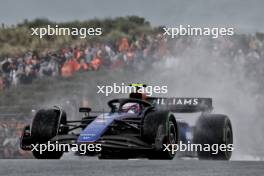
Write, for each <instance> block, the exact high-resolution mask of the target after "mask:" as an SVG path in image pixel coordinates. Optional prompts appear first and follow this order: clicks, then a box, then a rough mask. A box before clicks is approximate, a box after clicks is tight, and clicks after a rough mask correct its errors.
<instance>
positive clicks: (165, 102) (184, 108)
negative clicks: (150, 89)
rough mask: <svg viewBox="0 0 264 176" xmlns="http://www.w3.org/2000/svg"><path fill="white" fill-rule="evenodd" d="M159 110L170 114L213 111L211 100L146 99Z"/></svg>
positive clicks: (183, 98)
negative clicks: (170, 112)
mask: <svg viewBox="0 0 264 176" xmlns="http://www.w3.org/2000/svg"><path fill="white" fill-rule="evenodd" d="M146 100H147V101H148V102H150V103H151V104H152V105H153V106H155V107H156V108H157V109H159V110H168V111H172V112H179V113H181V112H187V113H188V112H205V111H212V110H213V101H212V98H192V97H191V98H190V97H173V98H164V97H147V99H146Z"/></svg>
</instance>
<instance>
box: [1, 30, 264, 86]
mask: <svg viewBox="0 0 264 176" xmlns="http://www.w3.org/2000/svg"><path fill="white" fill-rule="evenodd" d="M132 38H134V39H131V40H129V39H128V38H126V37H123V38H120V40H118V41H117V42H116V43H110V42H109V43H103V42H92V43H89V42H87V43H85V44H79V45H75V46H71V47H63V48H61V49H59V50H54V49H50V48H49V49H43V51H41V52H36V51H28V52H26V53H22V54H17V55H13V56H12V57H6V58H0V90H1V89H7V88H9V87H10V86H17V85H18V84H30V83H32V81H33V80H34V79H36V78H41V77H44V76H49V77H56V76H61V77H70V76H72V75H73V74H74V73H75V72H80V71H83V72H90V71H97V70H98V69H117V68H124V67H128V68H133V69H137V68H138V67H139V66H142V65H143V64H146V63H148V62H155V60H160V59H162V58H166V57H168V56H177V55H180V54H181V53H183V52H184V51H188V49H190V50H191V49H192V47H193V46H194V45H198V46H199V45H201V41H203V39H201V38H199V37H180V38H178V39H173V40H172V39H168V38H164V36H163V35H162V34H161V33H159V34H155V35H154V34H152V35H145V34H141V35H139V36H134V37H132ZM207 40H208V39H207ZM204 43H207V45H208V46H206V47H207V48H208V49H209V50H208V52H210V54H211V55H212V56H215V57H216V56H220V57H222V56H224V57H226V58H229V60H228V63H229V65H232V64H233V65H238V66H239V67H241V68H242V69H246V70H250V71H249V72H248V74H249V75H248V76H249V77H254V76H256V75H264V40H263V39H261V37H257V35H238V36H232V37H229V38H224V37H223V38H219V39H211V40H210V39H209V41H207V42H204ZM217 58H219V57H217ZM256 68H257V69H256ZM263 85H264V84H263Z"/></svg>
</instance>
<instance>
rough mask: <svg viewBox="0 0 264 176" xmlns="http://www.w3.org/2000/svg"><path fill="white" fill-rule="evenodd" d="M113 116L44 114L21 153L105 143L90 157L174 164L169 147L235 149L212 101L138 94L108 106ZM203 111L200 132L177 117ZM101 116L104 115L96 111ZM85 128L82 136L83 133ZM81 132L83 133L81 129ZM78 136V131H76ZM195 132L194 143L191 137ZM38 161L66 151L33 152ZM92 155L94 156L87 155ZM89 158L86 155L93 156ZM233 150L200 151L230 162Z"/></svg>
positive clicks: (29, 131)
mask: <svg viewBox="0 0 264 176" xmlns="http://www.w3.org/2000/svg"><path fill="white" fill-rule="evenodd" d="M108 106H109V107H110V111H109V112H107V113H105V112H102V113H101V114H96V115H91V114H92V113H93V111H91V109H90V108H80V109H79V111H80V112H81V113H84V114H85V115H84V116H85V117H83V118H82V119H81V120H74V121H73V120H72V121H68V120H67V117H66V113H65V112H64V111H63V110H62V109H61V108H58V107H54V108H52V109H46V110H39V111H38V112H37V113H36V115H35V117H34V119H33V121H32V124H31V125H28V126H26V127H25V129H24V131H23V134H22V136H21V144H20V145H21V148H22V149H23V150H32V144H45V143H47V142H51V143H60V144H62V143H63V144H78V145H80V144H100V146H101V150H100V151H94V152H90V154H91V155H98V157H99V158H100V159H128V158H142V157H144V158H149V159H173V158H174V156H175V152H174V151H172V150H169V149H168V150H164V146H172V145H174V144H179V142H180V141H182V142H184V141H185V142H184V143H190V142H192V143H197V144H201V145H203V144H208V145H214V144H218V145H221V144H225V145H229V144H231V145H232V144H233V134H232V126H231V122H230V120H229V118H228V117H227V116H226V115H222V114H213V113H211V111H212V109H213V106H212V99H211V98H162V97H145V98H143V95H142V94H140V93H132V94H130V97H129V98H124V99H113V100H110V101H109V102H108ZM194 112H199V114H200V115H199V116H198V120H197V122H196V125H195V126H194V127H192V128H191V127H189V126H188V125H187V124H186V123H185V122H181V121H178V119H177V113H194ZM95 113H99V112H95ZM78 129H79V131H78ZM80 129H81V130H80ZM76 131H77V132H76ZM186 131H188V132H189V133H192V136H193V137H192V140H191V141H190V140H188V138H187V137H186ZM32 153H33V155H34V156H35V158H38V159H59V158H61V157H62V155H63V151H45V152H43V153H40V152H39V151H37V150H33V151H32ZM87 153H88V154H89V152H87ZM87 153H86V155H88V154H87ZM231 153H232V151H227V150H226V151H219V152H217V153H212V151H210V150H209V151H208V150H207V151H197V152H196V153H195V154H194V156H197V157H198V158H199V159H215V160H218V159H219V160H229V159H230V157H231Z"/></svg>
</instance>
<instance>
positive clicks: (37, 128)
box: [31, 109, 66, 159]
mask: <svg viewBox="0 0 264 176" xmlns="http://www.w3.org/2000/svg"><path fill="white" fill-rule="evenodd" d="M63 123H66V114H65V113H64V112H63V114H62V115H61V116H60V113H59V111H58V110H54V109H48V110H40V111H38V112H37V114H36V115H35V117H34V119H33V121H32V125H31V139H32V141H34V143H35V144H44V143H47V142H48V141H49V140H50V139H52V138H53V137H54V136H56V135H57V134H61V132H60V131H59V126H60V124H63ZM32 154H33V156H34V157H35V158H37V159H60V158H61V157H62V155H63V152H60V151H44V152H43V153H42V154H40V152H39V151H36V150H33V151H32Z"/></svg>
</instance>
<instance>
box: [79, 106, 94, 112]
mask: <svg viewBox="0 0 264 176" xmlns="http://www.w3.org/2000/svg"><path fill="white" fill-rule="evenodd" d="M91 110H92V109H91V108H88V107H87V108H86V107H81V108H79V112H84V113H89V112H91Z"/></svg>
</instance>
